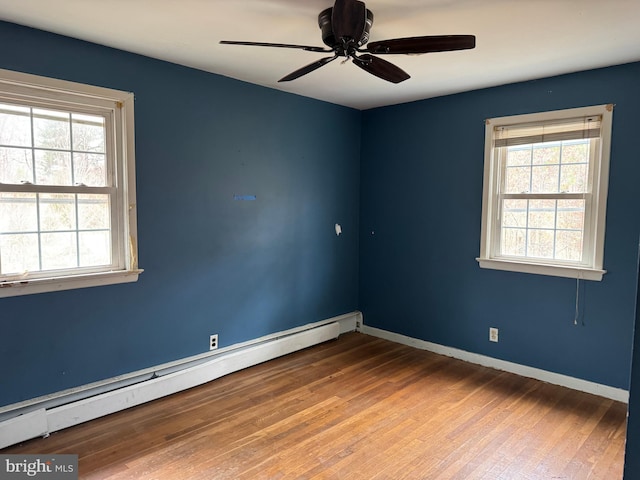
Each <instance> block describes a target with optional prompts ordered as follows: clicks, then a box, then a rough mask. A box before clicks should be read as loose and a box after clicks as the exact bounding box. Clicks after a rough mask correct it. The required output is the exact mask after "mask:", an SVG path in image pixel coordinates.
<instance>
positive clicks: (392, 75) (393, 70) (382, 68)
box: [353, 53, 411, 83]
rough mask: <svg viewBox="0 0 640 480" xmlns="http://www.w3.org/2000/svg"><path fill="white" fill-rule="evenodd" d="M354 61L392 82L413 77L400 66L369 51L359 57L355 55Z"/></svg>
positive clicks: (362, 67)
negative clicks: (370, 53)
mask: <svg viewBox="0 0 640 480" xmlns="http://www.w3.org/2000/svg"><path fill="white" fill-rule="evenodd" d="M353 63H355V64H356V65H357V66H359V67H360V68H361V69H363V70H365V71H367V72H369V73H371V74H372V75H375V76H376V77H379V78H382V79H383V80H386V81H388V82H391V83H400V82H404V81H405V80H407V79H408V78H411V76H410V75H409V74H408V73H407V72H405V71H404V70H402V69H401V68H400V67H396V66H395V65H394V64H393V63H389V62H387V61H386V60H383V59H381V58H378V57H374V56H373V55H369V54H368V53H365V54H364V55H360V56H359V57H353Z"/></svg>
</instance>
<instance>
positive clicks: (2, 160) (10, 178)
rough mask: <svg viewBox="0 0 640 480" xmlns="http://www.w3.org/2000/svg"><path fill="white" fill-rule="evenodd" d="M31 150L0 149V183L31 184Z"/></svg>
mask: <svg viewBox="0 0 640 480" xmlns="http://www.w3.org/2000/svg"><path fill="white" fill-rule="evenodd" d="M31 155H32V154H31V149H26V148H6V147H0V183H15V184H19V183H22V182H33V158H32V156H31Z"/></svg>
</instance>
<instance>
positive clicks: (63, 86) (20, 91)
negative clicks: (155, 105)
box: [0, 71, 140, 296]
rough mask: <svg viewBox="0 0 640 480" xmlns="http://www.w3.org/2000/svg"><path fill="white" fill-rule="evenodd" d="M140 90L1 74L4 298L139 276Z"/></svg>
mask: <svg viewBox="0 0 640 480" xmlns="http://www.w3.org/2000/svg"><path fill="white" fill-rule="evenodd" d="M136 245H137V241H136V225H135V177H134V148H133V96H132V95H131V94H130V93H125V92H119V91H115V90H109V89H105V88H98V87H91V86H86V85H79V84H75V83H71V82H62V81H57V80H52V79H46V78H42V77H36V76H32V75H25V74H19V73H15V72H8V71H0V296H12V295H20V294H25V293H39V292H46V291H51V290H62V289H69V288H79V287H85V286H95V285H103V284H111V283H120V282H128V281H135V280H136V279H137V275H138V273H139V272H140V271H139V270H138V266H137V247H136Z"/></svg>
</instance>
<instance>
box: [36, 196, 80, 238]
mask: <svg viewBox="0 0 640 480" xmlns="http://www.w3.org/2000/svg"><path fill="white" fill-rule="evenodd" d="M75 226H76V199H75V195H73V194H55V193H51V194H44V193H43V194H40V230H41V231H44V232H52V231H53V232H55V231H64V230H73V229H75Z"/></svg>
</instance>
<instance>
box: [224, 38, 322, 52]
mask: <svg viewBox="0 0 640 480" xmlns="http://www.w3.org/2000/svg"><path fill="white" fill-rule="evenodd" d="M220 43H222V44H223V45H249V46H251V47H277V48H297V49H299V50H307V51H308V52H325V53H326V52H332V51H333V50H330V49H326V48H322V47H313V46H309V45H291V44H288V43H266V42H236V41H233V40H221V41H220Z"/></svg>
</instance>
